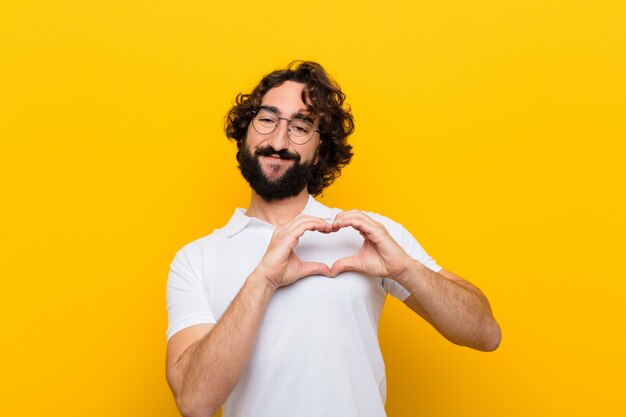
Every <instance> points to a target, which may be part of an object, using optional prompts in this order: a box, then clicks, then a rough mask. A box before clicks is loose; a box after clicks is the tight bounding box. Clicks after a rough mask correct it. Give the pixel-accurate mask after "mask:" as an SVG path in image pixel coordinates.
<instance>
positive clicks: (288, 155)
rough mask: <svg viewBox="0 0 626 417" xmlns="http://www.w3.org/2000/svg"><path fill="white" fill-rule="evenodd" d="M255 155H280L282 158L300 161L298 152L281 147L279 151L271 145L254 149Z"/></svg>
mask: <svg viewBox="0 0 626 417" xmlns="http://www.w3.org/2000/svg"><path fill="white" fill-rule="evenodd" d="M254 155H255V156H257V157H258V156H272V155H278V156H279V157H280V159H285V160H294V161H296V162H300V155H298V154H297V153H294V152H289V151H288V150H287V149H281V150H280V151H277V150H276V149H274V148H272V147H271V146H264V147H262V148H257V149H256V150H255V151H254Z"/></svg>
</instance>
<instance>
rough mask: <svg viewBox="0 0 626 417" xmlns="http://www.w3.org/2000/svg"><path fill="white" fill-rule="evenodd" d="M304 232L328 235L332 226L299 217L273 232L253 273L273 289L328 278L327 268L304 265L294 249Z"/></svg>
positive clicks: (321, 221)
mask: <svg viewBox="0 0 626 417" xmlns="http://www.w3.org/2000/svg"><path fill="white" fill-rule="evenodd" d="M307 230H315V231H318V232H321V233H331V232H332V226H331V225H330V224H329V223H326V221H324V220H322V219H320V218H318V217H313V216H307V215H300V216H298V217H296V218H295V219H293V220H292V221H291V222H289V223H287V224H286V225H284V226H282V227H279V228H277V229H276V230H274V234H273V235H272V240H271V241H270V244H269V245H268V247H267V251H266V252H265V255H264V256H263V259H261V262H260V263H259V266H257V268H256V272H258V273H259V274H261V275H262V276H264V277H265V278H266V279H267V280H268V281H269V282H270V283H271V284H272V285H274V286H275V287H276V288H278V287H282V286H285V285H289V284H291V283H293V282H295V281H297V280H299V279H300V278H304V277H307V276H309V275H325V276H327V277H329V276H330V268H329V267H328V265H326V264H323V263H320V262H303V261H302V260H301V259H300V258H298V257H297V256H296V254H295V253H294V252H293V249H294V248H295V247H296V246H297V245H298V239H300V237H301V236H302V235H303V234H304V232H306V231H307Z"/></svg>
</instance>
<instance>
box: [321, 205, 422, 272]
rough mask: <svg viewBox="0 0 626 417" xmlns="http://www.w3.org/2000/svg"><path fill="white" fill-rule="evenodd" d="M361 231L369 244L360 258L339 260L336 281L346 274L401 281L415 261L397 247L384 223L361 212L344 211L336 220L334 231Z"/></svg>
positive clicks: (351, 257)
mask: <svg viewBox="0 0 626 417" xmlns="http://www.w3.org/2000/svg"><path fill="white" fill-rule="evenodd" d="M348 226H349V227H352V228H353V229H355V230H358V231H359V233H360V234H361V236H363V239H365V241H364V242H363V246H362V247H361V249H360V250H359V253H357V254H356V255H352V256H348V257H345V258H341V259H339V260H337V261H336V262H335V263H334V264H333V266H332V268H331V271H330V274H331V276H333V277H335V276H337V275H338V274H340V273H341V272H344V271H357V272H363V273H367V274H371V275H375V276H378V277H385V278H386V277H389V278H397V277H399V276H401V275H402V274H403V273H404V272H405V271H406V270H407V268H408V266H409V265H410V264H411V262H413V259H412V258H411V257H410V256H409V255H407V253H406V252H405V251H404V249H402V248H401V247H400V245H398V244H397V243H396V241H395V240H393V238H392V237H391V235H389V232H388V231H387V229H386V228H385V226H383V225H382V224H381V223H379V222H377V221H374V220H373V219H372V218H371V217H369V216H367V215H366V214H365V213H363V212H361V211H358V210H351V211H344V212H343V213H340V214H338V215H337V217H336V218H335V221H334V222H333V224H332V231H333V232H336V231H337V230H339V229H341V228H343V227H348Z"/></svg>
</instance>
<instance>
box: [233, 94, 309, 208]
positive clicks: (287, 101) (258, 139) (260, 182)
mask: <svg viewBox="0 0 626 417" xmlns="http://www.w3.org/2000/svg"><path fill="white" fill-rule="evenodd" d="M303 88H304V84H300V83H297V82H293V81H285V82H284V83H283V84H281V85H280V86H278V87H275V88H272V89H271V90H269V91H268V92H267V93H266V94H265V96H263V98H262V100H261V106H262V107H263V108H264V109H266V110H267V109H270V110H271V111H272V113H273V114H274V115H275V116H276V117H280V118H281V119H279V121H278V126H277V127H276V130H274V131H273V132H272V133H269V134H266V135H264V134H261V133H259V132H257V131H256V130H255V129H254V127H253V126H252V123H250V125H249V126H248V132H247V136H246V140H245V143H244V144H243V149H242V153H241V161H240V169H241V172H242V174H243V176H244V177H245V178H246V180H247V181H248V182H249V183H250V186H251V187H252V188H253V189H254V190H255V191H256V192H257V194H259V195H260V196H261V197H263V198H265V199H266V200H276V199H282V198H286V197H292V196H294V195H297V194H299V193H300V192H301V191H302V190H303V189H304V188H305V187H306V185H307V183H308V182H309V180H310V178H311V170H312V167H313V165H314V164H315V163H316V162H317V149H318V147H319V143H320V136H319V133H317V132H313V135H312V137H311V139H310V140H309V141H308V142H307V143H305V144H302V145H297V144H295V143H293V142H292V141H291V140H290V139H289V127H288V121H287V120H284V119H282V118H286V119H294V118H298V117H299V116H306V114H307V109H306V105H305V104H304V103H303V102H302V89H303ZM313 126H314V127H315V128H317V121H313Z"/></svg>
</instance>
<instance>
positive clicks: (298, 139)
mask: <svg viewBox="0 0 626 417" xmlns="http://www.w3.org/2000/svg"><path fill="white" fill-rule="evenodd" d="M254 113H255V116H254V118H253V119H252V127H253V128H254V130H256V131H257V132H258V133H260V134H261V135H269V134H270V133H272V132H274V131H275V130H276V128H277V127H278V123H279V122H280V121H281V120H286V121H287V134H288V135H289V140H290V141H292V142H293V143H295V144H296V145H304V144H306V143H307V142H309V141H310V140H311V139H312V138H313V135H314V134H315V132H317V133H320V131H319V130H317V129H315V128H314V127H313V124H312V123H311V122H309V121H307V120H304V119H300V118H294V119H287V118H285V117H278V116H277V115H276V113H274V112H272V111H270V110H267V109H260V110H259V111H255V112H254Z"/></svg>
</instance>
